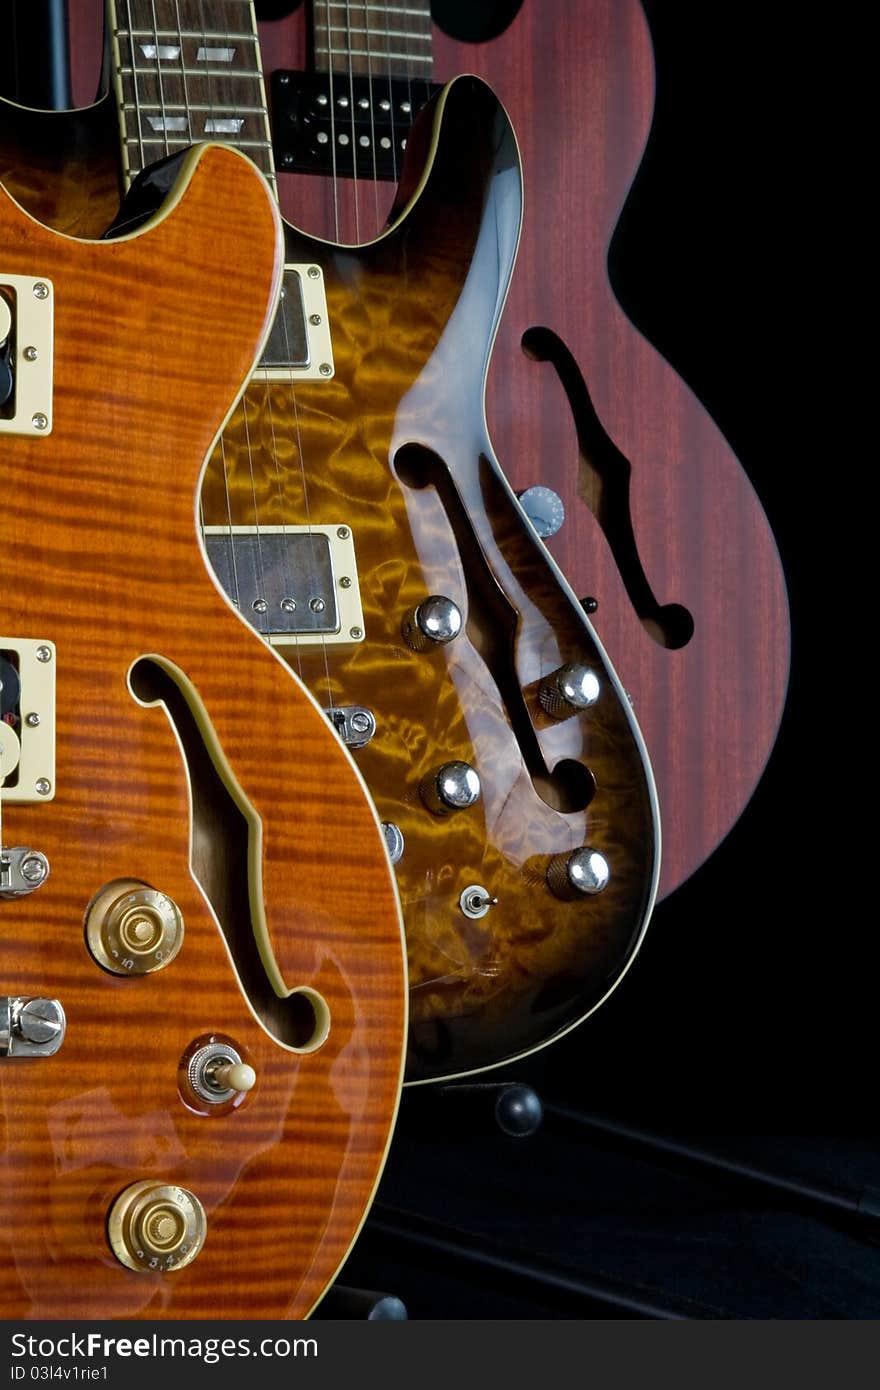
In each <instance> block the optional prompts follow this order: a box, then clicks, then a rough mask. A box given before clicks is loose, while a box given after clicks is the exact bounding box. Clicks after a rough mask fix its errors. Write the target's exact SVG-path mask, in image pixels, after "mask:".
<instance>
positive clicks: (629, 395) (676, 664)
mask: <svg viewBox="0 0 880 1390" xmlns="http://www.w3.org/2000/svg"><path fill="white" fill-rule="evenodd" d="M512 8H513V6H512ZM305 9H306V7H305V6H303V7H301V8H300V9H299V10H298V11H297V13H296V14H295V15H293V16H292V17H291V18H290V19H286V20H281V21H278V22H274V23H264V24H261V26H260V29H261V42H262V47H263V60H264V66H265V69H266V71H267V73H268V72H272V71H273V70H275V69H277V68H292V69H300V68H302V67H303V66H306V65H307V50H306V32H305V21H304V11H305ZM351 12H352V17H351V18H350V22H351V23H353V24H355V23H356V24H361V23H362V22H363V20H362V19H361V18H358V16H360V15H362V13H363V7H361V6H355V5H352V6H351ZM340 22H341V21H340ZM372 22H373V23H374V24H376V23H378V22H380V21H377V20H376V19H375V18H374V19H373V21H372ZM339 42H340V43H341V42H342V40H339ZM433 57H434V63H433V79H434V80H435V81H446V80H448V79H449V78H451V77H453V76H454V75H455V74H456V73H460V72H469V73H475V74H477V75H478V76H480V77H483V78H484V79H485V80H486V81H487V82H489V83H490V85H491V86H492V88H493V90H494V91H495V92H496V94H497V95H498V97H499V99H500V100H501V102H502V103H503V104H504V107H505V109H506V110H507V112H508V114H509V116H510V119H511V122H512V125H513V128H514V130H515V131H516V136H517V140H518V142H519V147H520V152H521V156H522V164H523V175H524V183H525V208H524V220H523V228H522V240H521V245H520V251H519V255H518V257H517V265H516V273H515V275H514V276H513V279H512V282H511V285H510V293H509V297H508V300H507V304H506V307H505V312H504V316H503V318H502V320H501V324H500V327H499V331H498V338H497V341H496V344H495V348H494V351H493V355H492V364H491V369H490V371H489V378H488V390H487V401H486V412H487V419H488V422H489V431H490V434H491V438H492V441H493V445H494V447H495V449H496V451H497V453H498V456H499V457H500V458H501V459H502V460H503V464H504V470H505V473H506V475H507V477H508V478H509V480H510V482H511V484H512V485H513V486H514V488H516V489H523V488H527V487H529V486H531V485H533V484H535V483H543V484H545V485H548V486H549V487H551V488H553V489H554V490H555V491H556V492H558V493H559V495H560V496H561V498H562V500H563V503H564V506H565V515H566V520H565V523H564V525H563V527H562V529H561V531H560V532H559V533H558V534H557V535H555V536H553V537H551V538H550V539H549V540H548V542H547V544H548V547H549V549H550V551H551V553H552V554H553V555H554V557H555V558H556V560H557V561H558V563H559V565H560V567H561V569H562V570H563V572H564V573H565V574H566V576H567V577H568V579H569V580H570V582H571V584H572V586H573V587H574V590H575V592H576V593H577V595H578V597H580V598H583V597H586V596H591V597H594V598H595V599H596V600H597V601H598V608H597V610H596V611H595V614H594V616H593V618H592V621H593V624H594V626H595V629H596V631H597V633H598V635H599V637H600V638H601V640H602V642H603V644H604V645H605V647H606V648H607V650H608V651H609V652H610V653H611V654H612V656H613V659H614V664H615V667H616V669H617V672H618V674H619V676H620V678H621V681H622V682H623V685H624V687H625V688H626V690H627V691H628V693H629V694H630V696H631V697H632V699H633V700H634V703H635V709H636V713H637V715H638V719H639V723H640V726H641V729H642V732H643V734H644V737H645V741H646V744H647V746H648V748H649V750H650V754H651V761H652V765H653V769H654V774H655V777H656V781H657V788H658V793H659V800H660V805H661V807H662V811H663V867H662V871H661V878H660V888H659V895H660V897H663V896H665V895H666V894H668V893H670V892H671V891H672V890H673V889H674V888H675V887H676V886H677V885H678V884H680V883H682V882H683V881H684V880H685V879H686V878H688V877H689V876H690V875H691V874H692V873H693V872H694V871H695V870H696V869H697V868H698V867H699V866H700V864H702V863H703V861H704V860H705V859H706V858H707V856H708V855H709V854H710V853H711V852H712V850H713V849H714V848H715V847H716V846H717V845H718V844H719V843H720V841H721V840H722V839H723V838H724V836H725V835H726V834H727V832H728V831H729V830H730V828H731V826H732V825H733V823H734V821H735V820H736V819H737V817H738V816H739V814H740V812H741V811H742V809H743V808H744V806H745V805H746V803H747V802H748V800H749V798H750V796H751V794H752V792H753V791H754V788H755V785H756V783H757V781H758V779H759V777H760V775H761V772H762V770H763V768H764V766H765V763H766V761H767V758H768V756H769V753H770V750H771V747H772V745H773V742H774V739H775V737H776V732H777V728H778V725H779V720H780V717H781V712H782V706H783V702H784V698H785V691H786V685H787V680H788V668H789V622H788V602H787V595H786V589H785V583H784V578H783V575H782V570H781V565H780V561H779V556H778V553H777V550H776V545H775V542H774V539H773V536H772V533H771V531H770V528H769V526H768V523H767V520H766V517H765V515H764V512H763V510H762V508H761V505H760V503H759V501H758V499H757V496H756V494H755V492H754V490H753V488H752V486H751V483H750V482H749V480H748V478H747V476H746V474H745V473H744V471H743V469H742V467H741V466H740V464H739V462H738V460H737V459H736V457H735V456H734V454H733V453H732V451H731V450H730V448H729V447H728V445H727V444H726V442H725V440H724V439H723V437H722V436H721V434H720V432H719V431H718V429H717V427H716V426H715V424H714V423H713V421H712V420H711V419H710V417H709V416H708V414H707V413H706V411H705V410H704V409H703V408H702V406H701V405H700V403H699V402H698V401H697V400H696V399H695V397H694V396H693V394H692V393H691V392H690V390H689V389H688V387H687V386H686V385H685V384H684V383H683V382H682V380H681V379H680V378H679V377H678V376H677V374H676V373H675V372H674V371H673V370H672V369H671V368H670V366H669V365H668V363H666V362H665V361H664V360H663V358H662V357H660V356H659V354H658V353H657V352H655V350H654V349H653V348H652V347H651V346H650V344H648V343H647V342H646V341H645V339H644V338H643V337H642V336H641V334H640V333H639V332H638V331H637V330H636V329H635V328H634V327H633V325H632V323H630V321H629V320H628V319H627V318H626V316H625V314H624V313H623V312H622V310H621V308H620V305H619V304H618V303H617V300H616V299H615V297H614V294H613V292H612V289H611V286H610V283H609V279H608V271H607V254H608V246H609V243H610V240H611V237H612V234H613V231H614V227H615V225H616V223H617V220H618V218H619V216H620V211H621V208H622V206H623V203H624V200H625V198H626V195H627V191H628V189H629V186H630V184H631V182H632V180H633V177H634V176H635V173H636V169H637V167H638V163H639V160H640V158H641V154H642V151H643V149H644V146H645V141H646V138H647V134H648V129H649V125H650V120H651V110H652V105H653V95H654V72H653V54H652V48H651V41H650V36H649V33H648V28H647V24H646V22H645V17H644V14H643V11H642V9H641V6H640V5H639V4H638V3H637V0H583V2H582V3H579V4H576V5H574V4H571V3H569V2H568V0H540V3H539V0H524V3H523V4H522V5H521V7H519V9H518V11H517V13H516V15H515V17H514V19H513V20H512V22H511V23H510V25H509V26H508V28H507V29H506V30H505V31H504V32H503V33H502V34H500V35H499V36H498V37H497V38H496V39H494V40H492V41H491V42H487V43H482V44H473V43H461V42H456V41H455V40H452V39H450V38H449V37H448V36H447V35H445V34H444V33H443V32H442V31H441V30H439V29H438V28H437V27H436V26H435V27H434V30H433ZM343 85H344V84H343ZM413 85H414V90H415V91H416V92H418V84H417V83H414V84H413ZM358 193H359V199H358V203H359V206H358V215H357V218H355V213H354V206H353V185H352V181H351V180H343V181H341V182H340V183H339V185H338V188H337V191H336V196H335V198H334V194H333V190H332V187H331V184H330V180H329V179H324V178H320V177H314V176H308V175H290V174H284V173H281V174H280V175H279V194H280V197H281V204H282V210H283V211H285V212H286V213H287V215H289V216H290V217H292V218H293V219H294V220H295V221H296V223H297V225H298V226H301V227H304V228H306V229H307V230H308V231H310V232H315V233H319V234H321V235H324V236H333V237H334V239H336V240H342V241H346V240H366V239H368V238H369V237H371V236H374V235H375V234H376V230H375V229H376V224H377V215H378V218H379V220H380V221H381V220H382V219H384V216H385V213H386V210H387V207H388V203H389V201H390V197H391V194H390V193H389V192H388V185H387V184H382V185H380V186H379V189H378V198H377V196H376V190H375V189H374V187H373V183H372V180H371V179H370V178H369V177H362V178H361V179H360V180H359V181H358ZM536 329H538V330H543V331H542V332H535V330H536ZM524 338H525V340H526V344H527V347H528V353H526V352H525V351H524V348H523V340H524ZM554 362H556V363H558V367H557V366H555V365H554ZM563 380H564V381H565V386H563Z"/></svg>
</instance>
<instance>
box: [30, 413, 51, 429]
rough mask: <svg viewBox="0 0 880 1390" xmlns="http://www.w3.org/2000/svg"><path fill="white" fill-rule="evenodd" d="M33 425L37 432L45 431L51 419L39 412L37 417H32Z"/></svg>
mask: <svg viewBox="0 0 880 1390" xmlns="http://www.w3.org/2000/svg"><path fill="white" fill-rule="evenodd" d="M31 424H32V425H33V427H34V429H35V430H44V429H45V428H46V426H47V425H48V424H49V418H48V416H47V415H44V414H43V412H42V411H41V410H38V411H37V413H36V414H35V415H32V416H31Z"/></svg>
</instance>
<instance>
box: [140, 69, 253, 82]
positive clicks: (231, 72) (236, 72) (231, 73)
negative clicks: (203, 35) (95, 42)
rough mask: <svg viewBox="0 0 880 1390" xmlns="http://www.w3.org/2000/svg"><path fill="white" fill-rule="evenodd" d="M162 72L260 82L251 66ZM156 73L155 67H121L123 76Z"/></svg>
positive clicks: (162, 71) (162, 70) (170, 75)
mask: <svg viewBox="0 0 880 1390" xmlns="http://www.w3.org/2000/svg"><path fill="white" fill-rule="evenodd" d="M159 72H160V74H161V75H163V76H168V77H178V76H181V75H182V76H184V77H252V78H253V79H254V81H255V82H259V80H260V74H259V73H258V72H254V71H253V70H252V69H250V68H208V67H205V68H185V67H184V68H182V67H164V68H161V69H160V70H159ZM154 73H156V69H155V68H138V67H121V68H120V69H119V75H120V76H121V77H131V76H132V74H134V76H136V77H145V76H148V75H150V74H154Z"/></svg>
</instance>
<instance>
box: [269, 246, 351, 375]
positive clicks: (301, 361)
mask: <svg viewBox="0 0 880 1390" xmlns="http://www.w3.org/2000/svg"><path fill="white" fill-rule="evenodd" d="M254 375H255V376H256V377H257V379H258V380H262V381H266V380H268V381H290V382H292V383H296V382H297V381H326V380H328V379H329V378H330V377H332V375H333V344H332V342H331V339H330V324H329V321H328V319H327V300H326V297H325V295H324V272H323V271H322V269H321V267H320V266H319V265H286V266H285V267H284V279H283V281H282V288H281V298H280V300H279V304H278V312H277V314H276V315H275V322H274V323H273V324H272V329H271V332H270V333H269V338H268V341H267V343H266V347H265V350H264V352H263V355H262V357H261V358H260V363H259V366H258V367H257V370H256V372H255V373H254Z"/></svg>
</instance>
